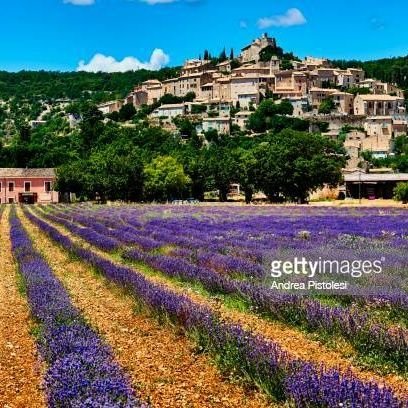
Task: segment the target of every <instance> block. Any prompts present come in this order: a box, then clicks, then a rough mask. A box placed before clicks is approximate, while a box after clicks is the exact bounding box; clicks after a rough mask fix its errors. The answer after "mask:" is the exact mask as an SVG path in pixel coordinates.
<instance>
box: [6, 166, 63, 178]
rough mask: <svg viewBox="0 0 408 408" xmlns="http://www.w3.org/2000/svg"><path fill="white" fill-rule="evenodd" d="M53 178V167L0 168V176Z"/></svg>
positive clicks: (54, 175)
mask: <svg viewBox="0 0 408 408" xmlns="http://www.w3.org/2000/svg"><path fill="white" fill-rule="evenodd" d="M7 177H10V178H14V177H16V178H36V177H38V178H42V177H45V178H55V177H56V174H55V169H21V168H0V178H7Z"/></svg>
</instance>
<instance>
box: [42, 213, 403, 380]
mask: <svg viewBox="0 0 408 408" xmlns="http://www.w3.org/2000/svg"><path fill="white" fill-rule="evenodd" d="M45 216H46V217H48V218H49V219H50V220H52V221H54V222H57V223H60V224H62V225H64V226H65V227H66V228H68V229H69V230H70V231H71V232H74V233H76V234H78V235H80V236H81V237H82V238H84V239H85V240H86V241H87V242H89V243H92V244H93V245H95V246H97V247H99V248H101V249H103V250H117V249H120V248H121V247H122V245H123V244H131V243H133V244H134V243H138V242H139V241H140V238H142V237H140V236H139V235H138V234H140V231H138V230H137V229H134V228H133V230H131V228H132V227H131V228H129V226H125V227H124V228H122V227H120V226H119V227H118V226H117V224H116V228H117V229H114V228H113V226H111V227H110V228H108V227H107V226H106V225H104V224H102V223H100V222H98V221H96V220H94V219H93V218H92V217H90V216H88V217H83V216H80V215H75V216H74V215H71V217H68V218H67V217H61V216H58V217H57V216H54V215H50V214H48V215H45ZM71 221H75V222H76V223H79V224H81V225H82V226H78V225H76V224H73V223H72V222H71ZM95 230H97V231H99V232H97V231H95ZM122 256H123V257H124V258H125V259H128V260H132V261H137V262H143V263H146V264H148V265H150V266H151V267H153V268H155V269H157V270H159V271H161V272H162V273H164V274H166V275H168V276H171V277H176V278H178V279H182V280H185V281H188V282H200V283H201V284H202V285H203V286H204V287H205V288H206V289H207V290H208V291H210V292H211V293H221V294H224V295H236V296H240V297H241V298H243V299H244V300H245V301H246V302H248V303H249V305H250V306H251V308H252V310H254V311H255V312H257V313H260V314H261V315H262V314H265V315H267V316H268V317H272V318H273V319H278V320H280V321H282V322H284V323H288V324H292V325H294V326H303V327H305V328H306V329H308V330H311V331H318V332H324V333H325V335H331V336H342V337H344V338H346V339H348V340H349V341H350V343H351V344H352V345H353V346H354V347H355V349H356V350H357V351H358V352H359V353H360V355H362V356H368V357H370V362H371V363H374V364H376V365H377V364H379V365H382V366H384V364H387V365H389V366H391V367H392V368H393V369H395V370H397V371H398V372H401V373H407V372H408V332H407V330H406V329H404V328H402V327H389V326H387V325H381V324H378V323H374V322H372V320H371V319H370V316H369V315H368V314H367V313H366V312H361V311H360V310H358V309H355V308H348V307H341V306H336V307H334V306H326V305H323V304H321V303H320V302H319V301H317V300H314V299H310V298H307V297H301V296H297V295H293V294H288V293H281V292H277V291H275V292H274V291H271V290H268V289H266V288H264V287H262V286H257V285H255V284H252V283H248V282H239V281H235V280H232V279H230V278H228V277H226V276H223V275H221V274H219V273H217V272H215V271H213V270H211V269H209V268H206V267H201V266H196V265H193V264H191V263H189V262H187V261H186V260H184V259H181V258H177V257H171V256H167V255H162V254H158V253H149V252H145V251H141V250H139V249H130V250H125V251H124V252H123V254H122ZM374 356H375V359H374Z"/></svg>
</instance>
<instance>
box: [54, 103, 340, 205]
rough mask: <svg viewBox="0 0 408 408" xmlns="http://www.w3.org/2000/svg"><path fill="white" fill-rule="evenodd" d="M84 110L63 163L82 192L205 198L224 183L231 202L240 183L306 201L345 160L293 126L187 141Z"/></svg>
mask: <svg viewBox="0 0 408 408" xmlns="http://www.w3.org/2000/svg"><path fill="white" fill-rule="evenodd" d="M264 108H265V107H264ZM283 108H284V106H283V107H281V109H283ZM255 113H257V112H255ZM83 116H84V120H83V122H82V123H81V129H80V131H79V132H78V133H77V134H76V135H75V140H76V142H75V146H76V149H75V156H76V158H75V159H74V160H72V159H71V160H69V161H67V162H65V163H63V164H62V165H61V166H60V168H59V170H58V189H59V190H60V191H61V192H75V193H76V194H77V195H79V196H81V197H83V198H94V197H95V196H96V195H98V196H100V197H101V198H102V199H123V200H131V201H139V200H148V201H151V200H157V201H166V200H171V199H179V198H187V197H194V198H198V199H203V198H204V193H205V191H213V190H218V191H219V198H220V200H221V201H225V200H226V199H227V194H228V191H229V187H230V184H231V183H239V184H241V186H242V188H243V190H244V191H245V196H246V201H247V202H250V201H251V199H252V195H253V193H254V192H256V191H258V190H262V191H263V192H265V194H266V195H267V196H268V197H269V199H270V200H272V201H283V200H290V201H300V202H304V201H306V200H307V197H308V194H309V192H310V191H312V190H314V189H316V188H318V187H320V186H323V185H324V184H326V183H327V184H330V185H335V184H337V183H338V182H339V181H340V178H341V168H342V167H343V165H344V164H345V152H344V150H343V148H342V147H341V146H340V145H339V144H338V143H336V142H334V141H332V140H328V139H326V138H324V137H322V136H321V135H319V134H310V133H308V132H302V131H297V130H294V129H291V128H287V129H285V130H282V131H279V132H269V133H265V134H263V135H261V136H258V137H256V138H248V137H233V138H231V137H229V136H225V135H218V134H213V133H214V132H211V138H210V137H208V139H209V140H207V141H206V143H203V140H201V139H199V138H198V137H197V136H196V135H195V134H194V132H193V133H192V135H191V137H190V138H189V139H188V141H187V142H185V141H182V140H181V139H179V138H178V137H175V136H173V135H171V134H169V133H168V132H166V131H164V130H163V129H160V128H151V127H146V126H143V125H139V126H137V127H136V128H123V127H120V126H118V125H116V124H115V123H109V124H106V125H105V124H103V123H102V121H101V119H102V116H101V115H100V113H99V111H97V110H95V109H90V110H89V111H88V112H86V113H85V114H84V115H83ZM274 116H277V115H276V114H275V115H274ZM208 136H210V135H208Z"/></svg>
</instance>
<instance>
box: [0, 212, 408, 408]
mask: <svg viewBox="0 0 408 408" xmlns="http://www.w3.org/2000/svg"><path fill="white" fill-rule="evenodd" d="M7 212H8V214H6V213H7ZM407 215H408V212H407V210H406V209H403V208H331V207H299V206H293V207H291V206H273V207H272V206H265V207H241V206H116V207H109V206H91V205H78V206H65V205H59V206H52V207H51V206H48V207H23V208H18V209H17V211H16V210H15V209H11V210H10V209H7V210H6V211H3V215H2V217H1V219H2V223H3V224H4V225H5V226H6V227H7V228H9V231H10V240H11V245H12V253H13V256H14V261H13V262H14V264H15V267H17V268H18V274H19V276H20V278H19V279H20V284H21V285H22V286H23V291H22V292H23V296H24V297H26V299H27V307H28V309H29V311H30V315H31V318H30V319H31V320H32V322H33V323H32V324H34V326H35V330H34V331H35V336H34V343H35V344H34V348H35V349H36V350H37V353H38V359H39V360H40V361H41V362H42V364H43V371H42V373H41V376H42V377H43V379H42V380H41V381H40V387H42V391H41V392H42V393H43V398H44V401H45V402H43V404H45V405H48V406H64V407H65V406H67V407H68V406H70V407H71V406H75V407H76V406H78V407H82V406H89V407H91V406H92V407H94V406H95V407H96V406H109V407H110V406H118V407H128V406H129V407H130V406H162V407H173V406H174V407H176V406H177V407H179V406H180V407H181V406H195V407H201V406H208V407H212V406H224V407H229V406H234V407H235V406H236V407H241V406H253V407H263V406H273V407H275V406H276V407H278V406H280V407H291V406H293V407H333V408H334V407H367V408H368V407H384V408H386V407H407V406H408V327H407V325H408V216H407ZM296 260H298V261H299V262H303V263H299V265H297V266H293V263H295V264H296V262H297V261H296ZM325 261H330V263H329V265H330V270H329V271H328V270H327V269H326V270H322V265H324V262H325ZM291 262H292V264H290V263H291ZM316 262H317V263H316ZM319 262H320V264H319ZM288 263H289V265H288ZM285 264H286V266H285ZM291 265H292V266H291ZM313 265H314V266H315V267H316V268H315V269H314V266H313ZM318 265H319V268H320V269H319V268H317V266H318ZM336 266H337V267H338V269H336ZM21 282H22V283H21ZM310 282H313V283H312V284H311V283H310ZM87 288H88V289H87ZM147 327H148V328H147ZM144 328H145V329H144ZM156 349H157V353H156V352H155V351H156ZM169 350H172V351H171V352H169ZM166 351H167V352H166ZM181 367H184V368H183V369H180V368H181ZM186 367H188V369H187V368H186ZM220 394H221V395H220ZM38 406H42V405H41V403H40V402H39V405H38Z"/></svg>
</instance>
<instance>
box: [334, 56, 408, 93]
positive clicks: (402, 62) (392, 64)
mask: <svg viewBox="0 0 408 408" xmlns="http://www.w3.org/2000/svg"><path fill="white" fill-rule="evenodd" d="M332 63H333V65H334V66H338V67H339V68H342V69H346V68H362V69H364V71H365V72H366V76H367V77H368V78H376V79H379V80H381V81H384V82H391V83H394V82H395V83H397V85H398V86H400V87H401V88H404V89H408V55H407V56H405V57H394V58H382V59H379V60H372V61H358V60H351V61H346V60H336V61H332Z"/></svg>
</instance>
